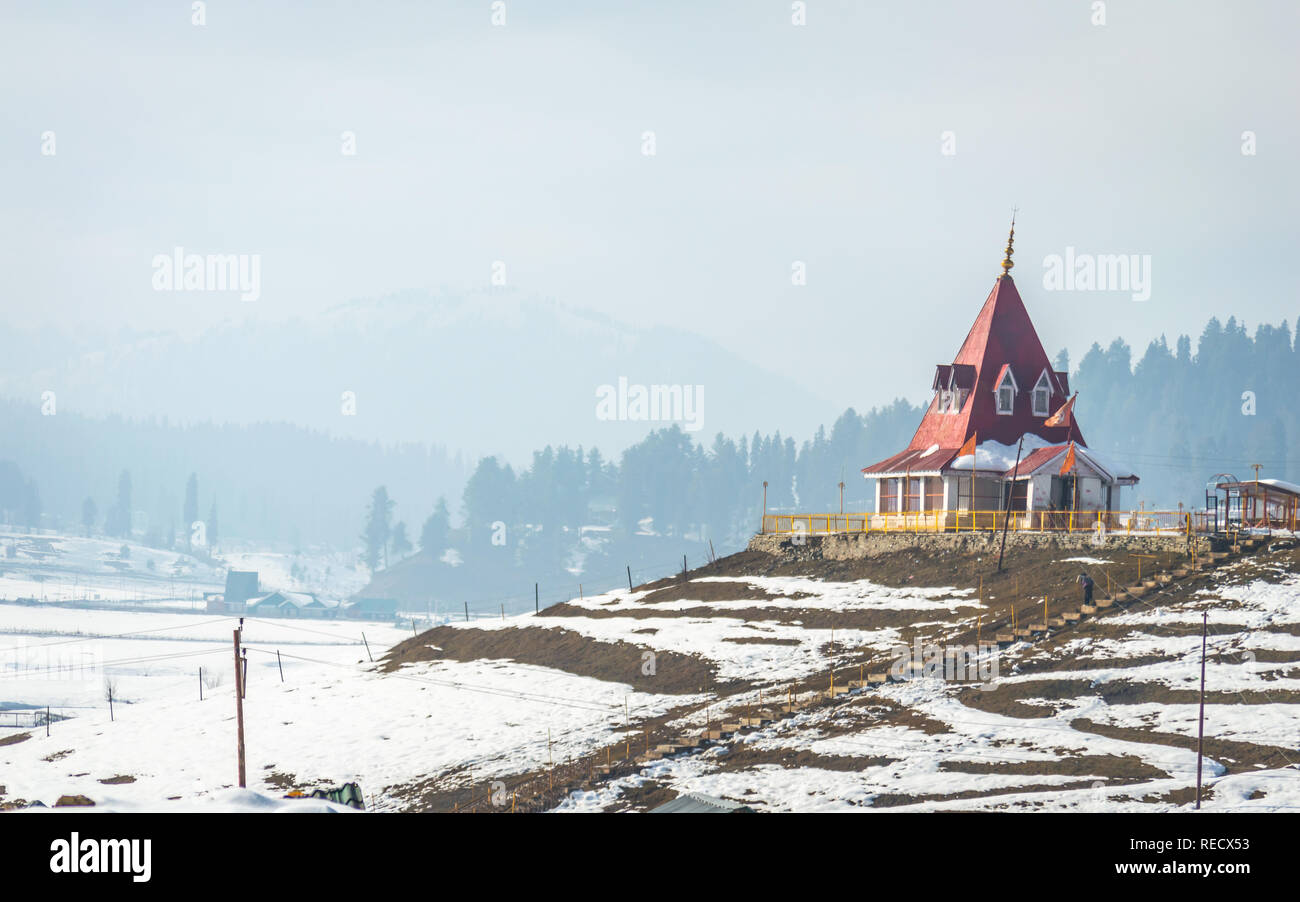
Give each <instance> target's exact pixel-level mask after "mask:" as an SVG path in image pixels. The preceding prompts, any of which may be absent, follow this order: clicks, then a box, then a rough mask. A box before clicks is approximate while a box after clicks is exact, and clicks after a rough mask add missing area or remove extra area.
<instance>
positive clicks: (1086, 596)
mask: <svg viewBox="0 0 1300 902" xmlns="http://www.w3.org/2000/svg"><path fill="white" fill-rule="evenodd" d="M1075 582H1077V583H1078V584H1079V585H1081V586H1083V603H1084V604H1092V586H1093V583H1092V577H1091V576H1089V575H1088V574H1086V573H1080V574H1079V578H1078V579H1076V580H1075Z"/></svg>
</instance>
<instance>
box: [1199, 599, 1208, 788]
mask: <svg viewBox="0 0 1300 902" xmlns="http://www.w3.org/2000/svg"><path fill="white" fill-rule="evenodd" d="M1209 624H1210V615H1209V613H1208V612H1202V613H1201V714H1200V718H1199V724H1198V725H1197V728H1196V809H1197V810H1198V811H1199V810H1200V807H1201V754H1202V752H1203V750H1204V748H1205V637H1206V634H1207V633H1208V632H1209Z"/></svg>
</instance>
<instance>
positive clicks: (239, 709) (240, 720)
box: [235, 630, 248, 789]
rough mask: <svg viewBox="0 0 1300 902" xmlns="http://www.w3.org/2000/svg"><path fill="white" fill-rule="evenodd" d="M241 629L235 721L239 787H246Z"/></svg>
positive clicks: (237, 643)
mask: <svg viewBox="0 0 1300 902" xmlns="http://www.w3.org/2000/svg"><path fill="white" fill-rule="evenodd" d="M240 632H241V630H235V722H236V725H237V726H236V730H237V731H238V732H237V735H238V738H239V788H240V789H244V788H245V787H247V786H248V780H247V778H246V777H245V774H244V695H243V693H242V692H240V691H239V689H240V686H241V685H242V684H243V682H244V680H243V665H242V664H241V660H242V659H241V658H240V655H239V634H240Z"/></svg>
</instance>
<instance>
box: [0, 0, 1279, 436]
mask: <svg viewBox="0 0 1300 902" xmlns="http://www.w3.org/2000/svg"><path fill="white" fill-rule="evenodd" d="M1096 5H1097V4H1093V3H1091V2H1090V0H1057V2H1041V0H1026V2H973V0H964V2H951V3H939V2H933V3H926V2H902V0H900V2H895V3H886V4H873V3H866V2H830V0H809V2H808V4H807V24H806V25H804V26H801V27H798V26H794V25H792V24H791V15H792V10H791V6H792V4H791V3H790V2H788V0H771V2H759V0H742V2H690V3H685V2H666V0H655V2H645V3H584V2H572V0H565V2H559V0H555V2H549V3H543V2H535V0H505V3H504V8H505V14H506V24H505V25H504V26H494V25H493V24H492V15H493V8H492V4H491V2H489V0H476V2H472V3H442V2H411V3H398V2H381V0H374V2H368V3H355V4H354V3H319V2H315V3H286V2H265V0H263V2H235V0H211V2H209V3H208V4H207V7H206V25H203V26H201V27H200V26H195V25H193V24H191V16H192V15H193V13H192V10H191V5H190V3H188V2H183V0H174V2H166V3H162V2H159V3H148V2H131V3H95V2H84V3H60V2H42V3H39V4H19V3H13V2H6V3H4V5H3V14H2V20H0V78H2V79H3V81H4V84H5V89H4V95H3V96H4V100H3V110H4V115H3V117H2V118H0V159H2V160H3V166H0V190H3V196H4V203H3V205H0V265H2V266H3V273H4V279H3V284H4V293H3V301H2V302H0V303H2V304H3V307H2V308H0V313H2V314H3V316H2V318H0V325H3V324H11V325H20V326H39V325H51V326H54V327H58V328H67V329H85V328H95V329H106V330H107V333H108V334H116V331H117V330H118V329H120V328H121V327H123V326H126V327H128V328H130V329H134V330H153V329H180V330H185V331H192V330H195V329H198V328H200V327H202V326H204V325H207V324H211V323H214V322H217V321H220V320H222V319H227V318H252V319H254V320H256V319H261V318H272V319H281V318H285V317H287V316H291V315H311V314H313V313H314V312H317V311H320V310H323V309H326V308H328V307H330V306H333V305H335V304H338V303H340V302H342V301H345V300H348V299H351V298H357V297H374V296H379V295H384V294H387V293H389V292H394V291H400V290H406V289H419V288H431V289H439V288H442V287H446V288H448V289H450V290H452V291H456V290H460V289H464V288H470V287H473V288H478V287H481V286H483V285H485V284H487V283H488V281H489V279H490V277H491V275H492V265H493V262H494V261H502V262H503V263H504V264H505V273H506V278H507V280H508V283H509V285H511V286H513V287H515V288H517V289H519V290H522V291H526V292H529V293H535V294H538V295H542V296H548V297H553V298H555V299H557V300H559V301H561V302H562V303H565V304H568V305H572V306H578V307H586V308H591V309H595V310H598V311H602V312H604V313H607V314H609V315H611V316H614V317H616V318H618V319H621V320H625V321H627V322H630V323H633V324H636V325H653V324H671V325H673V326H677V327H680V328H685V329H689V330H692V331H696V332H699V333H702V334H704V335H707V336H709V337H711V338H713V339H715V340H717V341H719V342H721V343H723V344H724V345H726V346H727V347H729V348H731V349H733V350H735V351H737V352H739V353H741V354H743V355H745V356H747V357H749V358H751V359H753V360H755V361H758V362H760V363H763V364H765V365H766V366H767V367H768V368H769V369H771V370H772V371H773V372H774V374H775V375H776V377H777V378H789V379H792V380H796V381H798V382H800V383H802V384H803V385H804V386H806V387H808V388H810V389H812V390H813V391H815V392H817V393H819V394H820V395H821V396H822V397H824V398H826V399H828V400H830V401H832V402H834V403H835V404H836V405H839V406H847V405H850V404H852V405H854V406H857V407H859V408H865V407H869V406H871V405H873V404H877V403H882V402H886V401H888V400H890V399H891V398H893V397H894V396H897V395H906V396H908V397H910V398H912V399H913V400H921V399H923V398H925V397H926V396H927V394H928V388H929V384H930V378H931V375H932V372H933V369H932V368H933V365H934V364H935V363H937V362H948V361H950V360H951V358H952V355H953V354H954V353H955V352H956V350H957V347H958V345H959V344H960V342H961V340H962V338H963V337H964V335H965V334H966V331H967V329H968V327H969V325H970V322H971V320H972V319H973V317H974V315H975V313H976V311H977V309H978V307H979V304H980V303H981V301H982V300H983V299H984V297H985V295H986V294H987V292H988V291H989V289H990V287H991V286H992V283H993V280H994V278H995V277H996V276H997V274H998V272H999V269H998V263H999V261H1000V259H1001V255H1002V247H1003V245H1004V243H1005V238H1006V229H1007V224H1008V219H1009V216H1010V211H1011V208H1012V206H1013V205H1017V206H1019V208H1020V215H1019V222H1018V231H1017V242H1016V247H1017V254H1016V262H1017V267H1016V269H1015V272H1014V274H1015V276H1016V277H1017V284H1018V285H1019V286H1020V290H1021V293H1022V294H1023V295H1024V297H1025V299H1026V301H1027V303H1028V305H1029V307H1030V311H1031V313H1032V315H1033V316H1034V317H1035V320H1036V322H1037V325H1038V327H1039V332H1040V334H1041V336H1042V339H1043V343H1044V345H1045V346H1046V347H1047V350H1048V353H1049V354H1054V353H1055V352H1056V350H1058V349H1059V348H1060V347H1062V346H1068V347H1069V349H1070V351H1071V354H1072V356H1073V359H1074V361H1075V362H1076V363H1077V361H1078V359H1079V356H1080V355H1081V354H1082V353H1083V352H1084V351H1085V350H1086V349H1087V347H1088V346H1089V345H1090V344H1091V343H1092V342H1093V341H1101V342H1103V343H1104V342H1108V341H1109V340H1110V339H1111V338H1113V337H1115V336H1116V335H1122V336H1123V337H1125V338H1126V339H1127V340H1128V341H1130V342H1131V343H1132V344H1134V345H1135V350H1136V351H1137V352H1138V353H1140V352H1141V350H1142V349H1143V348H1144V347H1145V344H1146V342H1147V341H1149V340H1150V339H1151V338H1152V337H1155V336H1157V335H1159V334H1160V333H1162V332H1164V333H1168V335H1169V337H1170V339H1171V341H1172V339H1173V337H1174V336H1175V335H1176V334H1177V333H1179V332H1191V333H1192V334H1193V338H1195V336H1196V335H1197V334H1199V331H1200V329H1201V327H1202V326H1203V324H1204V322H1205V320H1206V319H1207V318H1208V317H1209V316H1211V315H1219V316H1220V317H1226V315H1228V314H1230V313H1235V314H1237V315H1238V316H1239V317H1244V318H1245V319H1246V320H1247V322H1248V323H1249V324H1250V325H1251V327H1252V328H1253V327H1254V325H1256V324H1257V323H1258V322H1260V321H1261V320H1266V321H1272V322H1276V321H1277V320H1279V319H1281V318H1283V317H1286V318H1288V319H1294V317H1295V316H1297V315H1300V298H1297V296H1296V289H1295V278H1294V270H1293V264H1292V261H1293V260H1294V259H1295V257H1296V254H1295V246H1296V243H1297V237H1298V236H1297V225H1296V224H1297V216H1296V209H1297V207H1298V206H1300V190H1298V189H1300V175H1298V174H1297V169H1296V162H1297V160H1298V159H1300V126H1297V116H1296V112H1297V103H1296V93H1297V90H1296V86H1297V85H1300V63H1298V62H1297V54H1296V52H1295V40H1296V35H1297V34H1298V33H1300V28H1298V26H1300V5H1298V4H1295V3H1289V2H1279V3H1265V2H1240V3H1222V2H1213V3H1210V2H1206V3H1192V2H1186V0H1176V2H1173V0H1171V2H1152V0H1144V2H1133V0H1125V2H1121V0H1112V2H1108V3H1106V4H1105V7H1106V9H1105V19H1106V22H1105V24H1104V25H1100V26H1098V25H1094V24H1092V21H1091V20H1092V18H1093V17H1094V15H1095V11H1094V6H1096ZM1245 131H1252V132H1254V133H1255V135H1256V142H1257V153H1255V154H1254V155H1247V154H1243V153H1242V144H1243V139H1242V133H1243V132H1245ZM47 132H53V133H54V141H55V145H54V146H55V150H56V152H55V154H53V155H47V154H43V153H42V145H43V140H44V139H43V135H44V134H45V133H47ZM344 132H351V133H354V134H355V140H356V153H355V155H346V154H344V153H343V152H342V143H343V138H342V135H343V133H344ZM645 132H653V133H654V141H655V151H656V152H655V154H654V155H653V156H648V155H646V154H644V153H643V152H642V151H643V133H645ZM945 132H952V133H953V140H955V151H956V152H955V153H952V154H945V153H944V152H943V150H944V146H943V139H942V135H943V134H944V133H945ZM949 149H952V148H951V146H950V147H949ZM177 246H180V247H184V248H185V249H186V250H187V251H190V252H196V253H204V254H207V253H237V254H257V255H260V261H261V296H260V298H259V299H258V300H256V301H254V302H248V303H245V302H241V301H240V300H239V299H238V297H237V296H236V295H232V294H217V293H210V294H203V293H182V294H174V293H165V292H156V291H153V290H152V289H151V277H152V275H153V270H152V268H151V261H152V259H153V257H154V256H155V255H157V254H170V253H171V252H172V249H173V248H175V247H177ZM1067 246H1073V247H1074V248H1076V250H1077V252H1078V253H1081V254H1086V253H1092V254H1111V253H1123V254H1139V255H1141V254H1150V255H1151V267H1152V268H1151V297H1150V300H1147V301H1145V302H1135V301H1133V300H1132V299H1131V298H1130V294H1129V293H1128V292H1095V291H1094V292H1079V291H1076V292H1061V291H1056V292H1048V291H1046V290H1044V288H1043V284H1042V279H1043V272H1044V268H1043V261H1044V258H1045V257H1046V256H1048V255H1050V254H1064V253H1065V249H1066V247H1067ZM794 261H804V262H805V263H806V265H807V285H805V286H794V285H792V284H791V265H792V263H793V262H794ZM484 303H491V297H490V295H488V296H485V298H484ZM490 350H491V349H490V348H484V353H485V354H488V353H490ZM766 425H767V424H755V426H766ZM778 425H779V424H778Z"/></svg>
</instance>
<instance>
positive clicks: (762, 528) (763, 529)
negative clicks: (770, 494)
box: [758, 479, 767, 535]
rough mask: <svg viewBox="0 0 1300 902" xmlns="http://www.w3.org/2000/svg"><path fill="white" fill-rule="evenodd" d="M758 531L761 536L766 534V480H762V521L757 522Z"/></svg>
mask: <svg viewBox="0 0 1300 902" xmlns="http://www.w3.org/2000/svg"><path fill="white" fill-rule="evenodd" d="M758 531H759V534H760V535H761V534H762V533H765V532H767V480H766V479H764V480H763V519H762V520H760V521H759V525H758Z"/></svg>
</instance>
